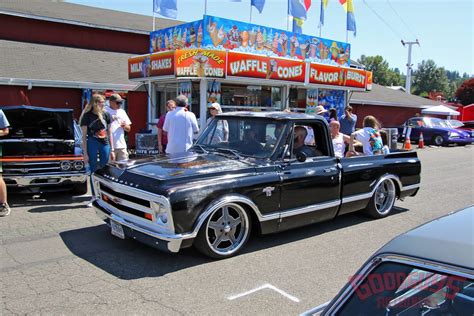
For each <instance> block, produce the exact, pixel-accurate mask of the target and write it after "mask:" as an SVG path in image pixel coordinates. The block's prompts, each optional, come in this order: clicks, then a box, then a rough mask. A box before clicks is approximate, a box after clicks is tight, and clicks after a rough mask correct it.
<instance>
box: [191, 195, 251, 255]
mask: <svg viewBox="0 0 474 316" xmlns="http://www.w3.org/2000/svg"><path fill="white" fill-rule="evenodd" d="M251 224H252V223H251V218H250V216H249V214H248V213H247V211H246V210H245V208H244V207H242V206H241V205H239V204H237V203H227V204H225V205H223V206H221V207H219V208H216V209H215V210H213V211H212V213H211V214H210V215H209V216H208V217H207V218H206V220H205V221H204V223H203V224H202V226H201V228H200V229H199V233H198V235H197V237H196V240H195V241H194V246H195V247H196V249H197V250H198V251H199V252H201V253H202V254H204V255H206V256H208V257H211V258H214V259H224V258H229V257H232V256H234V255H235V254H237V253H238V252H239V251H240V250H241V249H242V248H243V247H244V245H245V244H246V243H247V240H248V239H249V236H250V231H251V227H252V225H251Z"/></svg>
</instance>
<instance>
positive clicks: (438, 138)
mask: <svg viewBox="0 0 474 316" xmlns="http://www.w3.org/2000/svg"><path fill="white" fill-rule="evenodd" d="M443 143H444V139H443V136H441V135H435V136H434V137H433V144H435V145H436V146H443Z"/></svg>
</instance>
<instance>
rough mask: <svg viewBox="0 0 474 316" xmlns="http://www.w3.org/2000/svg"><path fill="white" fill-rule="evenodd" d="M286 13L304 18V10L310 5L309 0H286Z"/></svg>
mask: <svg viewBox="0 0 474 316" xmlns="http://www.w3.org/2000/svg"><path fill="white" fill-rule="evenodd" d="M288 1H289V3H288V4H289V5H288V14H289V15H291V16H292V17H294V18H299V19H305V20H306V12H307V11H308V9H309V7H310V6H311V0H288Z"/></svg>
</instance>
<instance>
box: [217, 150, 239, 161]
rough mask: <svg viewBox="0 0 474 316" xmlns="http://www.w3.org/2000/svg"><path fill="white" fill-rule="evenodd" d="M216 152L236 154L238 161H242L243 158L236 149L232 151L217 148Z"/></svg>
mask: <svg viewBox="0 0 474 316" xmlns="http://www.w3.org/2000/svg"><path fill="white" fill-rule="evenodd" d="M216 151H225V152H229V153H232V154H234V156H235V157H237V159H242V156H241V155H239V152H238V151H237V150H235V149H230V148H216Z"/></svg>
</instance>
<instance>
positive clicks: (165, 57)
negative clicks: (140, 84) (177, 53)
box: [128, 51, 174, 79]
mask: <svg viewBox="0 0 474 316" xmlns="http://www.w3.org/2000/svg"><path fill="white" fill-rule="evenodd" d="M172 75H174V52H173V51H167V52H161V53H154V54H151V55H143V56H137V57H133V58H130V59H129V60H128V77H129V78H130V79H134V78H147V77H155V76H172Z"/></svg>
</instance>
